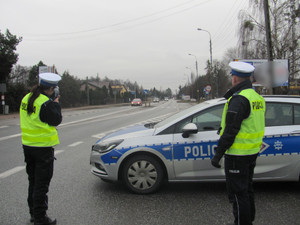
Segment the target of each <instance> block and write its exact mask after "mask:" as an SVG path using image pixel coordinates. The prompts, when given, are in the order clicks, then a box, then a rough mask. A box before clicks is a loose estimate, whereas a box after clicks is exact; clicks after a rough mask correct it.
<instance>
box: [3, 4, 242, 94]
mask: <svg viewBox="0 0 300 225" xmlns="http://www.w3.org/2000/svg"><path fill="white" fill-rule="evenodd" d="M0 3H1V7H0V30H1V32H2V33H4V32H5V30H6V29H9V30H10V32H11V33H12V34H14V35H17V36H18V37H20V36H21V37H23V41H22V42H21V43H20V44H19V45H18V48H17V53H18V54H19V61H18V63H17V64H19V65H22V66H33V65H36V64H37V63H38V62H39V61H40V60H42V61H43V62H44V63H45V64H47V65H48V66H52V65H55V66H56V68H57V70H58V72H59V73H60V74H62V73H63V72H64V71H69V73H70V74H71V75H73V76H76V77H78V78H86V77H87V76H88V77H91V76H94V77H95V76H97V74H99V77H100V78H104V77H105V76H107V77H108V78H110V79H121V80H124V81H125V80H130V81H131V82H134V81H136V82H137V83H138V84H139V85H142V86H143V87H144V88H145V89H150V88H153V87H155V88H157V89H159V90H160V89H161V90H165V89H167V88H168V87H169V88H171V89H172V91H175V90H176V89H178V87H179V85H182V86H183V85H185V84H186V83H187V81H188V76H190V74H191V70H192V71H193V72H194V73H195V61H196V58H197V61H198V66H199V74H203V73H204V68H205V64H206V61H207V60H209V58H210V54H209V33H207V32H204V31H197V28H202V29H205V30H208V31H209V32H210V34H211V38H212V57H213V60H214V59H219V60H221V59H222V58H223V56H224V53H225V51H226V50H227V49H228V48H230V47H235V46H236V43H237V39H238V37H237V28H238V27H237V24H238V14H239V12H240V10H241V9H247V7H248V0H226V1H225V0H151V1H149V0H147V1H146V0H26V1H24V0H0ZM188 54H193V55H194V56H191V55H188ZM186 67H188V68H186ZM189 68H190V69H189Z"/></svg>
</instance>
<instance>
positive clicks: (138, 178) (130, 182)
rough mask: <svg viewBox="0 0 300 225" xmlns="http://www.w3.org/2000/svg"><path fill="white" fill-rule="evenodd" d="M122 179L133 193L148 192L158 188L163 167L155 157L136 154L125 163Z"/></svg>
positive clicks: (161, 179) (161, 178)
mask: <svg viewBox="0 0 300 225" xmlns="http://www.w3.org/2000/svg"><path fill="white" fill-rule="evenodd" d="M122 179H123V182H124V183H125V185H126V186H127V187H128V188H129V189H130V190H131V191H133V192H134V193H137V194H149V193H153V192H155V191H157V190H158V189H159V188H160V186H161V184H162V182H163V169H162V166H161V165H160V163H159V162H158V161H157V160H156V159H155V158H153V157H151V156H148V155H137V156H133V157H131V158H130V159H129V160H128V161H127V162H126V163H125V165H124V170H123V173H122Z"/></svg>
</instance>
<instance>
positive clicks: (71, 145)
mask: <svg viewBox="0 0 300 225" xmlns="http://www.w3.org/2000/svg"><path fill="white" fill-rule="evenodd" d="M82 143H83V142H82V141H77V142H75V143H73V144H70V145H68V146H69V147H75V146H77V145H80V144H82Z"/></svg>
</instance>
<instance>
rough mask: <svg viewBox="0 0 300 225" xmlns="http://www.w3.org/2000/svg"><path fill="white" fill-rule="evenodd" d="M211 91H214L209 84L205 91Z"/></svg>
mask: <svg viewBox="0 0 300 225" xmlns="http://www.w3.org/2000/svg"><path fill="white" fill-rule="evenodd" d="M211 89H212V87H211V85H210V84H208V85H206V86H205V91H207V92H211Z"/></svg>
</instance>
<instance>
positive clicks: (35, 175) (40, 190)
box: [23, 145, 54, 220]
mask: <svg viewBox="0 0 300 225" xmlns="http://www.w3.org/2000/svg"><path fill="white" fill-rule="evenodd" d="M23 149H24V156H25V162H26V172H27V174H28V180H29V187H28V198H27V202H28V206H29V213H30V214H31V215H33V216H34V219H37V220H38V219H42V218H44V217H45V215H46V211H47V209H48V196H47V193H48V191H49V184H50V181H51V178H52V176H53V162H54V149H53V148H52V147H30V146H25V145H23Z"/></svg>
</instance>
